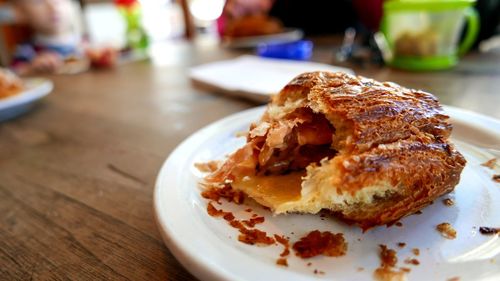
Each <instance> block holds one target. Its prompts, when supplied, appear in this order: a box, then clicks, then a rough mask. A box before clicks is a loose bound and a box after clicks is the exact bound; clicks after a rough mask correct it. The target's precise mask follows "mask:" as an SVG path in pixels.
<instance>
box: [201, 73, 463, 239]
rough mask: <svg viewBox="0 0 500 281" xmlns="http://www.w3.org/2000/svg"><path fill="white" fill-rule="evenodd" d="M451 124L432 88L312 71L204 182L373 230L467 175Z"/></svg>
mask: <svg viewBox="0 0 500 281" xmlns="http://www.w3.org/2000/svg"><path fill="white" fill-rule="evenodd" d="M451 130H452V126H451V124H450V123H449V122H448V116H446V115H445V114H444V113H443V110H442V108H441V106H440V105H439V102H438V100H437V99H436V98H435V97H434V96H433V95H431V94H429V93H426V92H423V91H419V90H411V89H407V88H404V87H401V86H399V85H397V84H394V83H391V82H383V83H382V82H377V81H374V80H372V79H368V78H364V77H359V76H358V77H356V76H352V75H349V74H346V73H341V72H336V73H332V72H310V73H303V74H301V75H299V76H297V77H296V78H294V79H293V80H292V81H291V82H290V83H288V84H287V85H286V86H285V87H284V88H283V89H282V90H281V91H280V93H279V94H277V95H276V96H274V97H273V99H272V101H271V102H270V104H269V105H268V107H267V110H266V111H265V113H264V114H263V116H262V117H261V119H260V120H259V121H258V122H257V123H255V124H252V125H251V127H250V129H249V132H248V135H247V142H246V144H245V145H244V146H243V147H242V148H240V149H238V150H237V151H236V152H234V153H233V154H232V155H230V156H229V157H228V158H227V159H226V160H225V161H224V162H223V163H222V164H221V165H220V166H219V167H218V169H217V170H215V171H214V172H213V173H211V174H209V175H208V176H207V177H206V178H205V180H204V184H205V186H209V187H212V188H221V187H227V186H231V187H232V188H233V189H235V190H238V191H243V192H244V193H245V194H247V195H248V196H249V197H251V198H253V199H254V200H255V201H257V202H258V203H260V204H262V205H264V206H266V207H268V208H270V209H271V210H272V211H273V212H274V213H275V214H284V213H296V212H297V213H312V214H314V213H318V212H319V211H321V210H328V211H330V212H332V213H333V214H335V215H337V216H338V217H340V218H342V219H343V220H345V221H348V222H352V223H356V224H358V225H359V226H361V227H362V228H363V229H368V228H370V227H373V226H376V225H383V224H391V223H393V222H395V221H397V220H398V219H400V218H401V217H404V216H407V215H409V214H412V213H414V212H417V211H418V210H420V209H422V208H423V207H424V206H426V205H428V204H430V203H431V202H432V201H433V200H434V199H436V198H437V197H439V196H441V195H443V194H445V193H448V192H450V191H452V190H453V188H454V187H455V185H457V183H458V182H459V180H460V173H461V172H462V169H463V168H464V166H465V163H466V161H465V159H464V157H463V156H462V155H461V154H460V153H459V152H458V151H457V150H456V149H455V147H454V146H453V144H452V143H451V142H450V141H449V136H450V133H451Z"/></svg>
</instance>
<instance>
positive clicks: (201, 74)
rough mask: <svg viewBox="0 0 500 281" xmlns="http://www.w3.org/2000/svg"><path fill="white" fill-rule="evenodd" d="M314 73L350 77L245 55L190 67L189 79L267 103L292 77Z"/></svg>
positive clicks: (317, 66) (326, 67)
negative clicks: (304, 73) (309, 72)
mask: <svg viewBox="0 0 500 281" xmlns="http://www.w3.org/2000/svg"><path fill="white" fill-rule="evenodd" d="M317 70H326V71H344V72H348V73H353V71H352V70H350V69H348V68H345V67H337V66H332V65H328V64H321V63H315V62H304V61H293V60H282V59H271V58H260V57H256V56H249V55H245V56H241V57H238V58H236V59H231V60H225V61H217V62H213V63H208V64H204V65H199V66H196V67H193V68H191V70H190V73H189V76H190V78H191V79H192V81H193V83H194V85H196V86H198V87H201V88H203V89H205V90H211V91H215V92H222V93H225V94H228V95H235V96H241V97H245V98H249V99H252V100H255V101H259V102H267V101H269V98H270V96H271V95H272V94H276V93H278V92H279V90H280V89H281V87H283V85H285V84H286V83H288V81H290V80H291V79H292V78H293V77H295V76H297V75H298V74H300V73H302V72H307V71H317Z"/></svg>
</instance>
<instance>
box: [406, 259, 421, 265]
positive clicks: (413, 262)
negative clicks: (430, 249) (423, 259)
mask: <svg viewBox="0 0 500 281" xmlns="http://www.w3.org/2000/svg"><path fill="white" fill-rule="evenodd" d="M405 263H406V264H411V265H419V264H420V262H419V261H418V260H417V259H406V260H405Z"/></svg>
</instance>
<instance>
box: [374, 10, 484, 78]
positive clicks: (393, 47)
mask: <svg viewBox="0 0 500 281" xmlns="http://www.w3.org/2000/svg"><path fill="white" fill-rule="evenodd" d="M474 3H475V0H399V1H396V0H394V1H386V2H385V3H384V16H383V18H382V24H381V31H382V33H383V34H384V36H385V39H386V42H387V45H388V47H389V49H390V51H391V53H392V58H391V59H390V61H388V63H389V65H392V66H394V67H397V68H402V69H407V70H419V71H420V70H422V71H423V70H441V69H447V68H450V67H453V66H454V65H455V64H457V62H458V59H459V57H460V56H462V55H463V54H465V53H466V52H467V51H468V50H469V49H470V47H471V46H472V44H473V43H474V41H475V40H476V36H477V34H478V31H479V18H478V15H477V12H476V11H475V10H474V8H473V7H472V6H473V4H474ZM464 24H467V29H466V34H465V36H464V38H463V40H462V42H459V40H460V35H461V31H462V30H463V26H464Z"/></svg>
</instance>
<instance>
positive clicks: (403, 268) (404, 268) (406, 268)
mask: <svg viewBox="0 0 500 281" xmlns="http://www.w3.org/2000/svg"><path fill="white" fill-rule="evenodd" d="M399 269H400V270H401V271H403V272H406V273H409V272H411V268H408V267H401V268H399Z"/></svg>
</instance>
